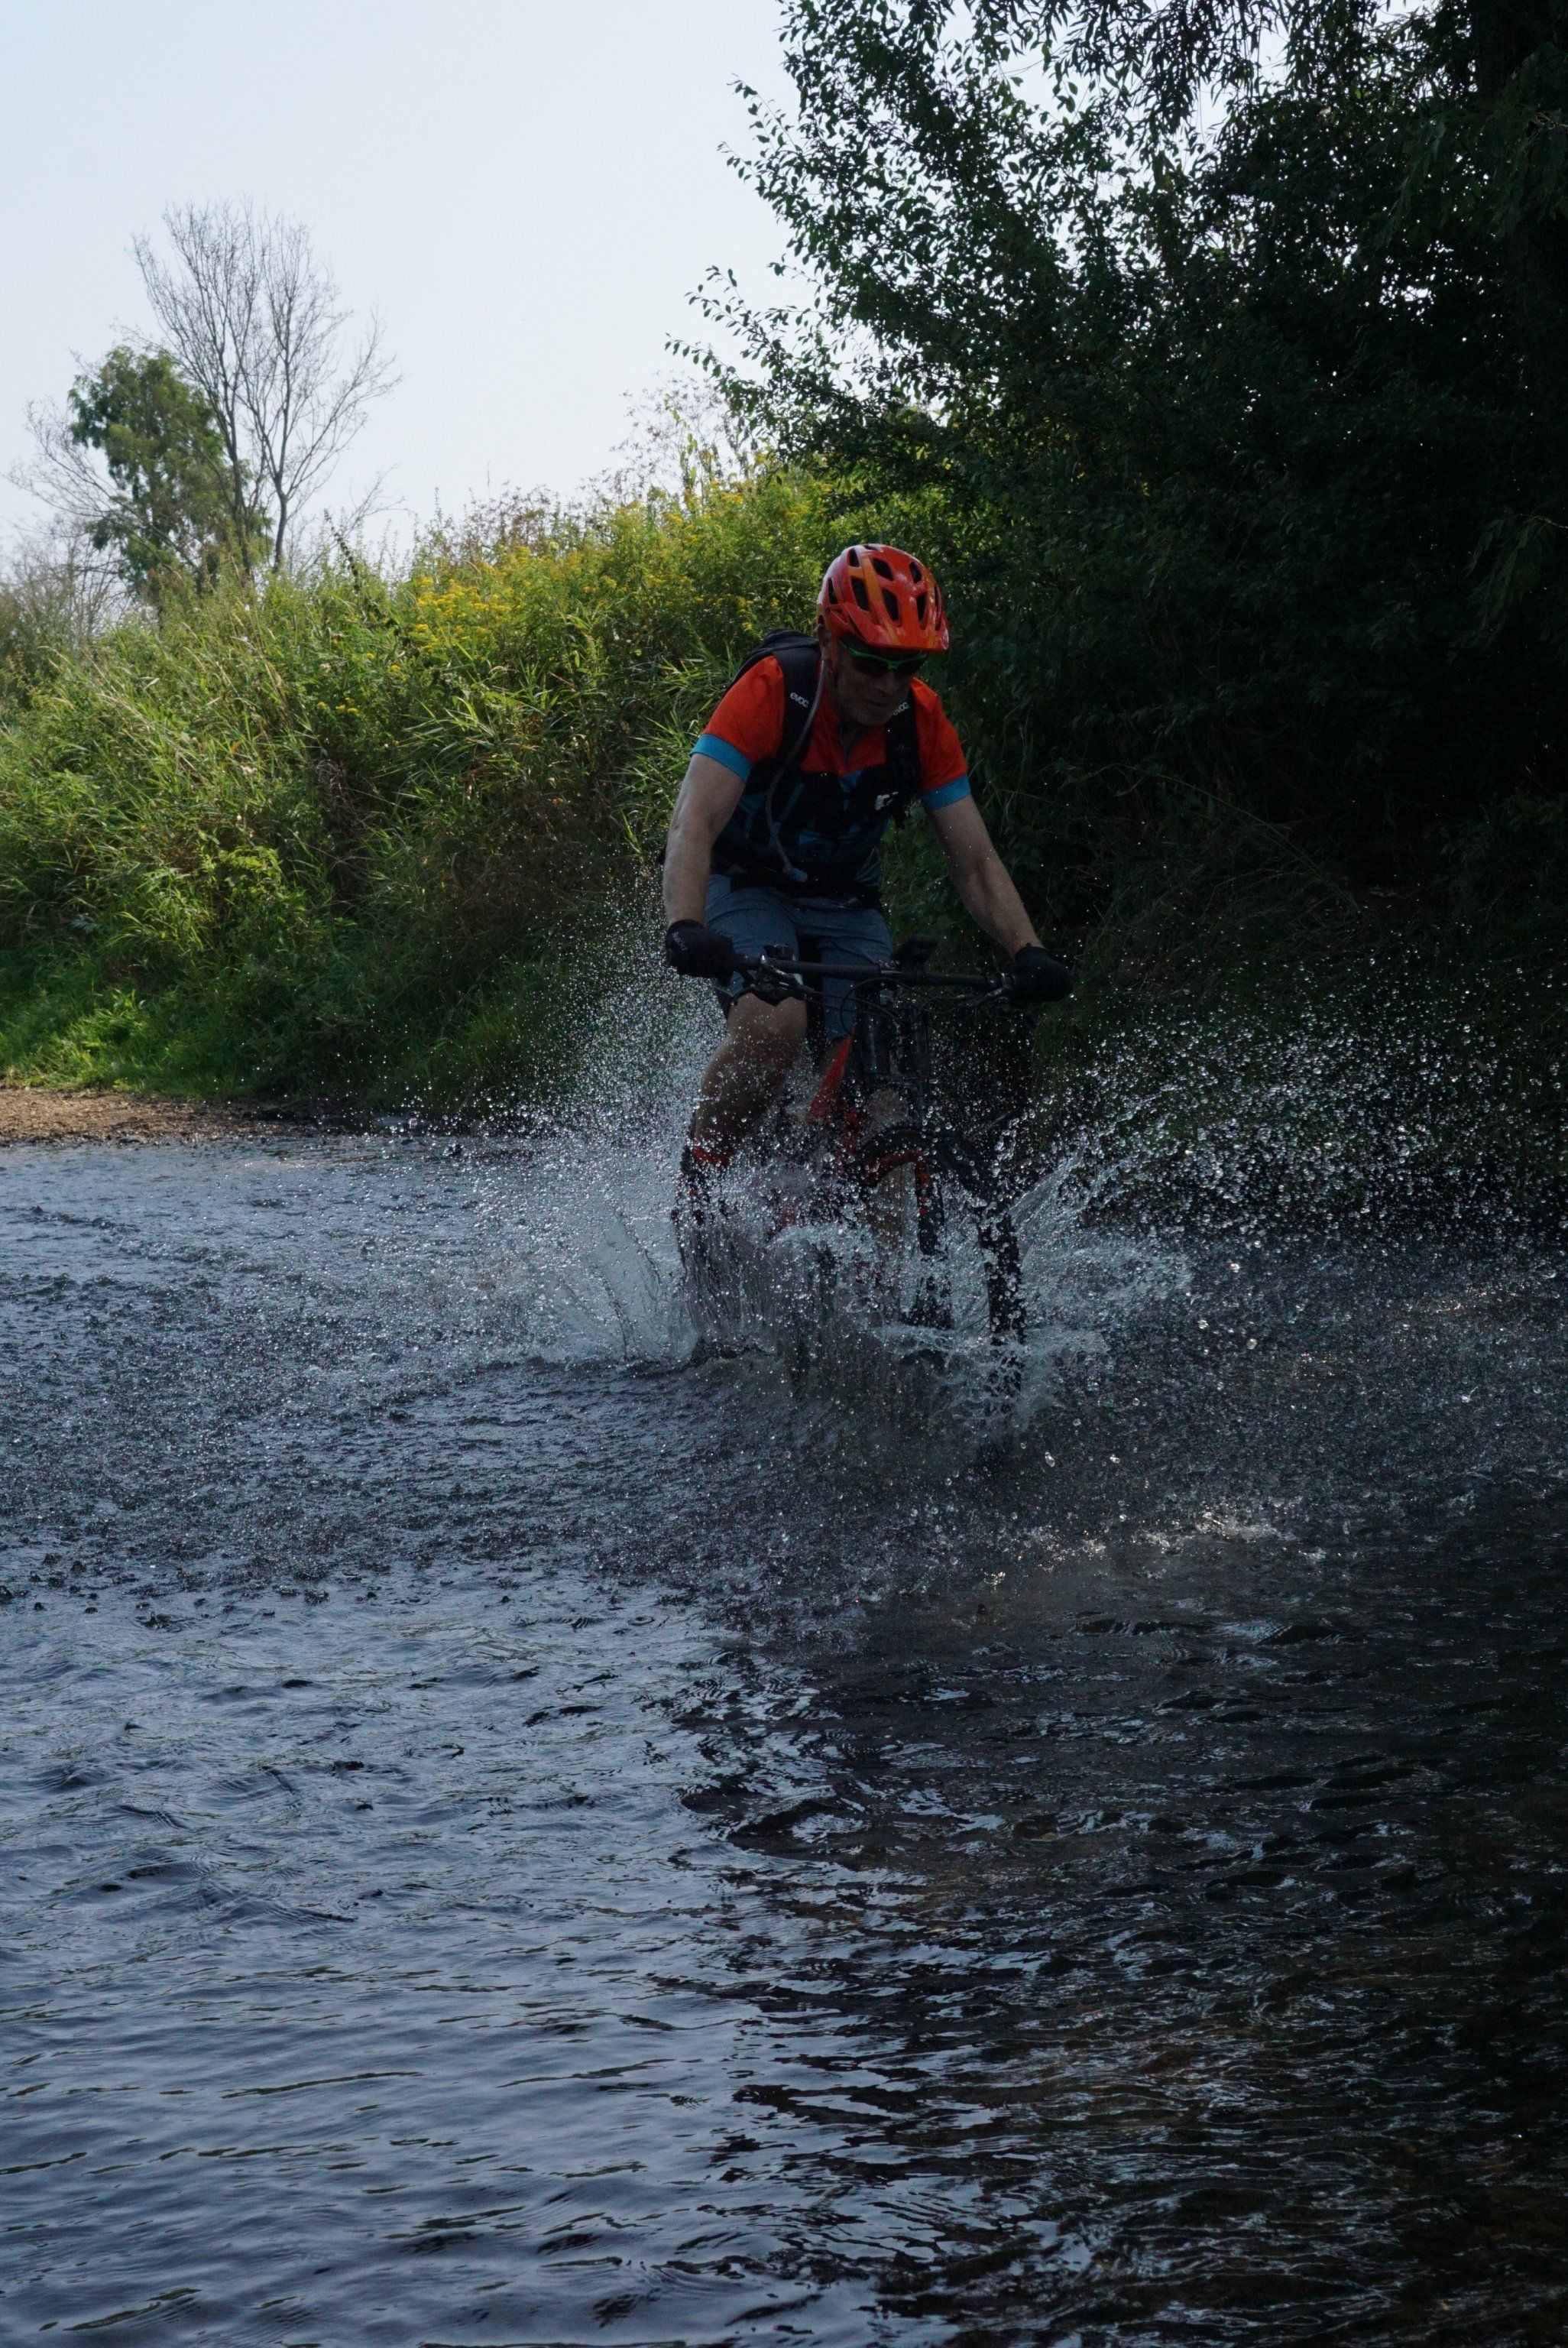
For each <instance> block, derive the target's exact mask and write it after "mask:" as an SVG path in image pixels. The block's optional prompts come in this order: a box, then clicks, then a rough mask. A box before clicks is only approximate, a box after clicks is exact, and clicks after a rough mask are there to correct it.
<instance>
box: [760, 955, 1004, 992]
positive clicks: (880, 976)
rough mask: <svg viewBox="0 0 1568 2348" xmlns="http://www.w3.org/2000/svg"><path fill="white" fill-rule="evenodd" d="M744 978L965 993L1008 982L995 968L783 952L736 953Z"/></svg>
mask: <svg viewBox="0 0 1568 2348" xmlns="http://www.w3.org/2000/svg"><path fill="white" fill-rule="evenodd" d="M735 968H736V970H737V971H738V972H739V973H741V975H742V976H743V977H744V978H798V979H803V980H805V979H828V978H842V979H847V980H848V981H849V982H850V983H851V984H853V985H856V986H952V987H960V988H962V989H963V991H964V992H965V993H966V994H1007V992H1008V983H1007V980H1006V978H1005V977H1003V976H1002V975H1001V974H1000V973H998V972H996V971H983V970H925V969H919V968H917V967H915V966H914V965H905V964H903V963H896V962H874V963H865V962H796V961H795V960H794V959H793V957H791V956H789V955H786V954H768V953H763V954H737V955H736V957H735Z"/></svg>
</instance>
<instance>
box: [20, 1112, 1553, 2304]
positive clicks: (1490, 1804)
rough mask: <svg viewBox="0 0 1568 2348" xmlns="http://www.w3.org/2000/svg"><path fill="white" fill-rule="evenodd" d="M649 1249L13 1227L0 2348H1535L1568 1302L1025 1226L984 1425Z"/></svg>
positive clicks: (908, 1369) (1510, 1286)
mask: <svg viewBox="0 0 1568 2348" xmlns="http://www.w3.org/2000/svg"><path fill="white" fill-rule="evenodd" d="M667 1179H668V1176H667V1160H666V1159H665V1158H664V1157H663V1155H662V1154H661V1153H660V1152H657V1151H648V1150H644V1151H643V1152H641V1154H640V1153H639V1152H637V1151H636V1150H632V1149H630V1148H621V1147H618V1146H615V1145H612V1144H610V1143H606V1144H604V1145H603V1146H601V1147H599V1148H587V1147H583V1148H579V1149H577V1150H576V1151H574V1150H573V1149H571V1148H568V1147H566V1146H564V1145H560V1146H555V1147H549V1146H546V1145H545V1144H543V1143H539V1142H535V1143H531V1144H527V1145H525V1144H523V1143H520V1142H506V1141H501V1140H497V1141H494V1142H491V1143H488V1144H487V1143H484V1142H480V1143H477V1144H476V1143H469V1144H467V1145H466V1147H465V1149H464V1150H463V1151H462V1152H461V1153H459V1154H452V1151H451V1148H450V1145H443V1144H441V1143H438V1142H431V1141H428V1140H421V1139H418V1138H400V1137H397V1136H394V1135H387V1136H384V1137H380V1138H368V1139H365V1138H359V1139H343V1138H338V1139H321V1140H313V1141H305V1142H301V1141H298V1140H290V1139H280V1140H278V1141H276V1142H274V1143H271V1144H262V1145H257V1146H235V1147H228V1146H225V1147H213V1148H146V1149H140V1150H112V1149H94V1148H74V1149H49V1150H46V1149H31V1150H27V1149H18V1150H14V1151H12V1152H11V1153H10V1154H9V1155H8V1156H6V1157H5V1158H4V1159H0V1234H3V1240H4V1251H5V1253H4V1281H3V1286H0V1375H3V1379H4V1415H3V1417H0V1457H3V1458H4V1460H5V1477H4V1495H5V1500H4V1524H3V1530H0V1540H3V1550H0V1581H3V1582H4V1584H5V1591H6V1592H7V1598H8V1602H7V1603H6V1604H5V1606H4V1608H3V1610H0V1658H3V1670H4V1690H3V1699H0V1700H3V1711H0V1838H3V1851H4V1869H5V1872H4V1879H3V1888H0V1908H3V1913H0V2039H3V2046H4V2073H3V2080H4V2092H5V2107H4V2108H5V2134H4V2141H3V2146H0V2165H3V2167H4V2170H5V2197H4V2202H3V2205H0V2336H3V2337H4V2338H5V2340H6V2341H11V2340H15V2341H18V2342H21V2341H31V2340H34V2339H38V2338H42V2337H43V2336H44V2335H45V2334H46V2333H62V2334H68V2335H70V2336H72V2337H77V2336H80V2335H83V2334H85V2335H86V2336H87V2337H88V2338H92V2337H95V2336H97V2334H99V2333H101V2334H102V2335H103V2337H104V2338H105V2340H106V2341H112V2342H113V2343H115V2348H133V2343H158V2348H163V2343H169V2348H172V2343H188V2342H189V2343H198V2342H200V2343H213V2348H250V2343H323V2348H359V2343H453V2344H454V2348H455V2344H456V2343H465V2348H466V2343H485V2348H498V2343H510V2342H516V2343H524V2342H528V2343H579V2342H580V2343H587V2342H590V2341H591V2342H595V2343H599V2342H604V2343H648V2344H649V2348H651V2344H652V2343H678V2342H679V2343H721V2342H737V2343H739V2342H746V2343H751V2342H777V2343H803V2342H804V2343H898V2348H914V2343H927V2342H932V2343H935V2342H948V2341H954V2342H967V2343H1002V2342H1019V2343H1025V2342H1027V2343H1042V2348H1043V2344H1044V2343H1057V2348H1068V2343H1079V2348H1111V2343H1115V2348H1131V2343H1163V2342H1178V2341H1179V2342H1184V2343H1199V2348H1214V2343H1248V2348H1284V2344H1285V2343H1339V2342H1347V2343H1348V2342H1364V2343H1378V2342H1389V2343H1394V2342H1398V2343H1418V2342H1419V2343H1455V2348H1459V2343H1466V2344H1467V2348H1468V2343H1476V2342H1478V2341H1482V2340H1484V2341H1486V2342H1487V2343H1561V2342H1562V2341H1563V2339H1564V2338H1565V2337H1568V2258H1565V2252H1568V2218H1565V2216H1564V2209H1565V2203H1564V2199H1563V2195H1564V2188H1565V2187H1568V2173H1565V2172H1568V2140H1565V2138H1564V2134H1563V2125H1562V2114H1563V2105H1564V2096H1565V2093H1568V2047H1565V2044H1564V2006H1563V1985H1564V1982H1563V1976H1564V1961H1565V1940H1564V1931H1565V1927H1568V1876H1565V1875H1564V1873H1563V1866H1564V1859H1565V1857H1568V1786H1565V1779H1564V1741H1565V1737H1568V1696H1565V1688H1568V1672H1565V1665H1568V1653H1565V1650H1568V1635H1565V1631H1564V1615H1563V1605H1562V1599H1561V1582H1562V1575H1563V1559H1564V1546H1565V1543H1564V1536H1565V1533H1568V1498H1565V1493H1568V1437H1565V1435H1564V1426H1565V1423H1568V1407H1565V1406H1568V1362H1565V1346H1564V1340H1563V1321H1562V1313H1561V1299H1562V1294H1563V1283H1564V1279H1568V1274H1563V1273H1562V1272H1561V1267H1560V1260H1559V1259H1558V1258H1557V1257H1556V1256H1555V1255H1553V1253H1552V1252H1551V1251H1548V1250H1545V1249H1542V1248H1539V1247H1532V1246H1527V1245H1525V1244H1523V1243H1522V1242H1517V1241H1510V1242H1506V1243H1504V1242H1502V1241H1476V1242H1475V1243H1473V1244H1470V1245H1461V1244H1457V1243H1454V1244H1445V1245H1443V1246H1441V1247H1439V1246H1437V1245H1434V1244H1422V1245H1416V1244H1411V1245H1409V1246H1407V1247H1399V1246H1394V1245H1384V1246H1378V1245H1373V1244H1371V1243H1370V1242H1367V1241H1348V1240H1346V1239H1343V1238H1320V1239H1317V1240H1314V1241H1310V1242H1307V1241H1297V1242H1283V1241H1270V1242H1268V1243H1267V1244H1255V1243H1250V1242H1249V1243H1246V1244H1245V1245H1244V1244H1238V1243H1237V1242H1236V1241H1225V1240H1221V1241H1217V1242H1215V1243H1214V1244H1212V1245H1211V1244H1207V1243H1205V1242H1204V1241H1201V1240H1200V1241H1193V1240H1192V1239H1191V1238H1190V1237H1189V1238H1188V1239H1186V1240H1182V1241H1178V1240H1171V1241H1163V1242H1159V1243H1155V1242H1153V1241H1136V1242H1134V1241H1132V1240H1129V1239H1118V1238H1115V1237H1112V1236H1111V1235H1108V1234H1105V1233H1100V1234H1094V1233H1091V1232H1086V1231H1082V1230H1081V1229H1079V1228H1078V1227H1077V1226H1076V1225H1075V1224H1074V1223H1073V1222H1072V1220H1071V1217H1070V1216H1069V1215H1068V1214H1067V1212H1066V1211H1065V1210H1064V1209H1061V1208H1059V1207H1058V1206H1057V1205H1056V1204H1054V1203H1053V1202H1052V1200H1051V1198H1050V1195H1049V1194H1042V1196H1041V1198H1040V1200H1037V1201H1036V1202H1035V1211H1034V1214H1033V1218H1032V1221H1031V1225H1030V1283H1031V1290H1032V1293H1033V1297H1034V1318H1035V1324H1036V1335H1035V1337H1034V1340H1033V1344H1032V1354H1031V1360H1030V1365H1029V1368H1028V1372H1027V1375H1026V1376H1025V1378H1024V1380H1023V1382H1022V1385H1021V1388H1020V1390H1019V1391H1018V1392H1017V1393H1009V1394H1008V1395H1004V1396H1003V1397H1001V1398H1000V1399H998V1397H997V1396H996V1395H991V1394H989V1393H988V1392H987V1390H986V1385H985V1378H984V1375H983V1372H982V1371H981V1370H980V1369H979V1367H978V1366H977V1365H975V1364H974V1363H973V1362H969V1363H966V1362H965V1361H964V1360H963V1359H959V1360H958V1361H957V1362H956V1363H952V1364H948V1365H942V1364H939V1363H938V1364H933V1363H932V1362H931V1361H929V1360H928V1359H925V1358H922V1357H919V1356H916V1357H909V1356H907V1355H903V1354H899V1353H898V1352H897V1348H896V1347H895V1346H893V1345H892V1344H890V1343H889V1342H888V1341H887V1339H886V1334H885V1333H878V1332H877V1331H876V1330H875V1329H869V1328H859V1329H856V1328H854V1327H847V1326H846V1327H845V1329H843V1330H841V1331H839V1332H837V1333H829V1336H830V1338H831V1342H826V1341H825V1343H824V1345H823V1346H822V1348H821V1350H820V1353H819V1354H818V1356H817V1357H816V1358H815V1360H814V1361H813V1362H812V1363H811V1364H810V1365H807V1366H806V1367H805V1368H804V1370H803V1368H802V1366H801V1365H800V1363H799V1361H798V1360H796V1361H795V1362H794V1363H793V1364H792V1365H789V1368H788V1370H787V1373H786V1366H785V1365H784V1363H783V1362H782V1361H781V1360H780V1358H779V1357H778V1356H777V1355H776V1354H773V1353H770V1351H769V1349H768V1346H767V1345H766V1344H765V1343H763V1344H759V1345H758V1347H757V1348H756V1350H755V1351H754V1352H753V1353H752V1354H749V1355H747V1356H746V1357H745V1358H743V1359H740V1360H724V1361H706V1362H704V1361H702V1360H701V1359H699V1358H694V1355H693V1347H692V1334H691V1331H690V1328H689V1327H688V1325H687V1324H686V1322H685V1319H684V1314H683V1311H682V1303H681V1297H680V1292H679V1287H678V1284H677V1282H676V1281H675V1279H674V1276H673V1267H672V1264H671V1259H670V1250H669V1242H668V1238H667V1233H666V1226H665V1221H664V1216H665V1209H666V1204H667V1200H666V1195H665V1192H666V1185H667ZM764 1334H765V1333H764Z"/></svg>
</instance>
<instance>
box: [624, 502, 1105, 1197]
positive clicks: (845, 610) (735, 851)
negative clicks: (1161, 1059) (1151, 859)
mask: <svg viewBox="0 0 1568 2348" xmlns="http://www.w3.org/2000/svg"><path fill="white" fill-rule="evenodd" d="M770 643H773V644H775V645H776V649H774V650H773V651H768V650H766V649H764V653H763V654H762V655H761V656H760V657H753V660H752V661H750V662H748V663H747V664H746V665H745V667H744V668H743V670H742V672H741V675H739V676H738V677H737V678H736V680H735V682H734V684H733V685H731V687H730V689H729V691H728V692H727V693H726V694H725V695H724V697H723V700H722V701H721V702H720V704H719V705H718V707H717V708H716V709H715V710H714V712H713V714H712V717H710V719H709V720H708V724H707V726H706V728H705V730H704V731H703V733H702V736H700V738H699V740H698V742H697V746H696V748H695V749H694V750H693V752H692V760H691V764H690V766H689V767H687V769H686V777H685V780H684V781H683V782H682V786H681V792H680V797H679V798H677V800H676V803H675V811H674V814H673V816H672V817H671V824H670V836H669V840H668V843H667V845H666V848H665V854H664V910H665V914H666V918H667V920H668V922H669V928H668V929H667V930H666V932H665V938H664V951H665V955H666V958H667V960H668V961H669V962H670V963H671V965H672V967H673V968H674V969H676V970H677V971H679V972H681V973H682V975H683V976H685V977H688V978H706V979H710V980H712V981H713V982H714V983H716V985H717V987H718V989H719V994H720V997H721V1000H722V1001H723V1004H724V1006H725V1010H726V1014H727V1029H726V1034H725V1036H724V1040H723V1044H721V1045H720V1046H719V1049H718V1051H717V1052H716V1053H715V1054H714V1056H713V1057H712V1060H711V1061H710V1063H709V1065H708V1068H707V1071H706V1073H705V1075H704V1076H703V1078H702V1091H701V1094H700V1097H699V1099H698V1103H697V1110H696V1115H695V1117H693V1119H692V1132H691V1138H690V1139H689V1141H688V1143H687V1147H686V1150H685V1154H684V1156H683V1158H682V1189H683V1192H684V1194H685V1196H686V1197H687V1199H688V1200H690V1201H691V1202H692V1204H693V1205H699V1204H701V1202H702V1198H703V1196H704V1195H705V1193H706V1190H707V1188H708V1185H709V1183H710V1181H711V1179H712V1176H713V1174H714V1173H715V1172H717V1171H718V1169H721V1168H723V1166H725V1165H726V1164H727V1163H728V1162H729V1159H730V1158H731V1157H732V1155H733V1152H734V1150H735V1149H736V1148H737V1147H738V1145H739V1144H740V1142H741V1141H742V1140H743V1139H744V1138H745V1136H746V1134H747V1133H748V1132H749V1131H750V1130H751V1128H752V1127H753V1125H754V1124H755V1123H756V1122H757V1120H758V1119H759V1118H760V1117H762V1116H763V1115H764V1113H765V1112H766V1110H767V1109H768V1108H770V1107H772V1105H773V1103H774V1100H775V1099H776V1098H777V1097H778V1095H779V1092H780V1091H781V1090H782V1088H783V1086H784V1081H785V1079H786V1077H787V1076H788V1074H789V1070H790V1068H791V1066H792V1065H793V1064H794V1059H795V1056H796V1055H797V1053H798V1052H799V1050H800V1048H801V1045H802V1044H803V1043H804V1039H805V1031H806V1013H805V1006H804V1004H802V1003H800V1002H798V1001H793V1000H792V1001H786V1002H784V1003H776V1004H775V1003H764V1002H763V1001H762V1000H761V999H760V997H758V996H757V995H755V994H749V993H747V992H746V991H745V981H744V979H743V975H742V974H741V973H739V972H738V971H737V969H736V966H735V965H736V960H737V956H738V955H740V954H757V953H762V952H763V951H764V948H768V947H771V948H773V949H774V951H776V952H780V953H786V954H798V955H801V956H803V957H804V959H807V960H819V961H824V960H825V961H832V962H865V963H867V964H870V963H876V962H880V961H882V960H883V959H885V958H886V955H888V954H889V953H891V951H892V944H893V941H892V936H891V933H890V932H889V930H888V927H887V923H886V919H885V918H884V916H883V912H882V906H881V899H880V881H881V865H880V855H879V850H880V845H881V840H882V836H883V834H884V832H885V831H886V829H887V827H888V825H889V823H890V822H891V821H892V820H893V819H894V817H895V816H896V815H898V814H901V813H902V811H903V809H904V808H906V807H907V806H908V805H909V804H911V803H912V802H913V801H914V800H916V799H918V801H919V803H920V805H921V806H922V807H923V808H925V810H926V813H927V815H928V816H929V818H930V819H931V822H932V824H933V825H934V827H935V829H936V833H937V837H938V840H939V841H940V842H941V846H942V850H943V853H944V855H945V856H946V858H947V860H948V871H949V872H950V874H951V875H952V880H953V885H954V887H955V888H956V889H957V891H958V896H959V898H960V899H961V900H962V901H963V903H964V905H965V906H966V907H967V908H968V911H969V912H970V913H971V914H972V915H973V917H974V919H975V920H976V921H977V922H979V926H980V928H981V929H982V930H984V931H985V932H986V934H987V935H988V936H989V937H990V938H992V939H994V940H995V942H996V943H997V944H998V945H999V946H1000V947H1001V948H1002V950H1003V952H1004V953H1007V954H1008V955H1009V956H1010V958H1011V985H1012V992H1013V994H1014V996H1015V998H1016V999H1017V1000H1018V1001H1019V1002H1020V1003H1047V1002H1055V1001H1057V1000H1059V999H1060V998H1061V996H1062V995H1064V994H1067V992H1068V991H1069V988H1070V987H1071V978H1070V977H1069V974H1068V973H1067V971H1066V970H1065V969H1064V968H1063V966H1062V964H1061V963H1059V962H1057V961H1055V960H1054V959H1053V958H1052V957H1051V956H1050V954H1048V953H1046V951H1045V949H1044V948H1043V946H1042V945H1041V944H1040V940H1039V938H1038V937H1037V936H1036V935H1035V932H1034V929H1033V926H1032V925H1031V923H1030V918H1029V915H1028V913H1027V912H1026V911H1024V907H1023V901H1022V900H1021V898H1020V896H1019V893H1018V891H1017V889H1016V888H1015V887H1014V885H1013V882H1012V880H1011V877H1010V875H1009V872H1008V870H1007V868H1006V866H1005V865H1004V864H1003V862H1002V860H1001V858H1000V857H999V855H998V854H997V851H996V850H995V848H994V847H993V846H992V844H991V839H990V834H989V832H988V831H987V829H986V827H985V823H984V821H983V819H982V818H981V815H980V811H979V808H978V807H977V806H976V805H975V801H974V798H973V795H972V793H971V791H970V788H969V780H968V771H967V768H966V765H965V759H964V753H963V750H962V748H961V747H960V746H959V742H958V735H957V734H956V733H955V731H954V729H953V726H952V725H951V723H950V721H949V720H948V717H947V716H946V715H945V714H944V712H943V709H942V705H941V703H940V702H939V701H938V698H937V695H935V694H934V693H933V692H932V690H931V688H930V686H929V685H927V684H925V683H924V682H923V681H922V680H921V678H920V676H919V674H918V672H919V670H920V668H921V666H922V664H924V662H925V660H926V658H927V655H928V654H932V653H944V652H946V651H947V649H948V622H947V616H946V613H945V612H944V609H943V604H942V595H941V590H940V589H939V588H938V584H937V582H936V580H935V579H934V578H933V577H932V576H931V573H930V572H929V571H927V569H926V567H925V565H924V564H923V563H921V562H919V561H917V560H916V559H915V557H914V556H913V555H909V554H905V553H903V552H901V551H899V549H898V548H897V547H894V546H882V545H876V546H873V545H856V546H849V547H845V550H844V551H843V553H842V554H840V555H838V556H837V557H836V558H835V561H833V562H832V563H831V564H830V565H829V567H828V571H827V573H826V575H825V578H824V580H823V582H822V590H821V592H820V594H819V595H818V597H817V606H816V638H815V644H812V643H811V642H810V640H809V639H804V638H787V637H781V638H778V639H770ZM824 1010H825V1023H826V1029H827V1035H828V1038H829V1040H836V1038H837V1037H840V1036H842V1035H844V1034H845V1031H846V1029H847V1027H848V1025H849V1024H850V1022H851V1021H852V1020H853V1017H854V997H853V993H852V990H851V988H850V986H849V983H847V982H846V981H841V982H839V983H837V984H836V985H834V984H831V983H830V984H829V986H828V988H827V989H826V991H825V1004H824Z"/></svg>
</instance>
